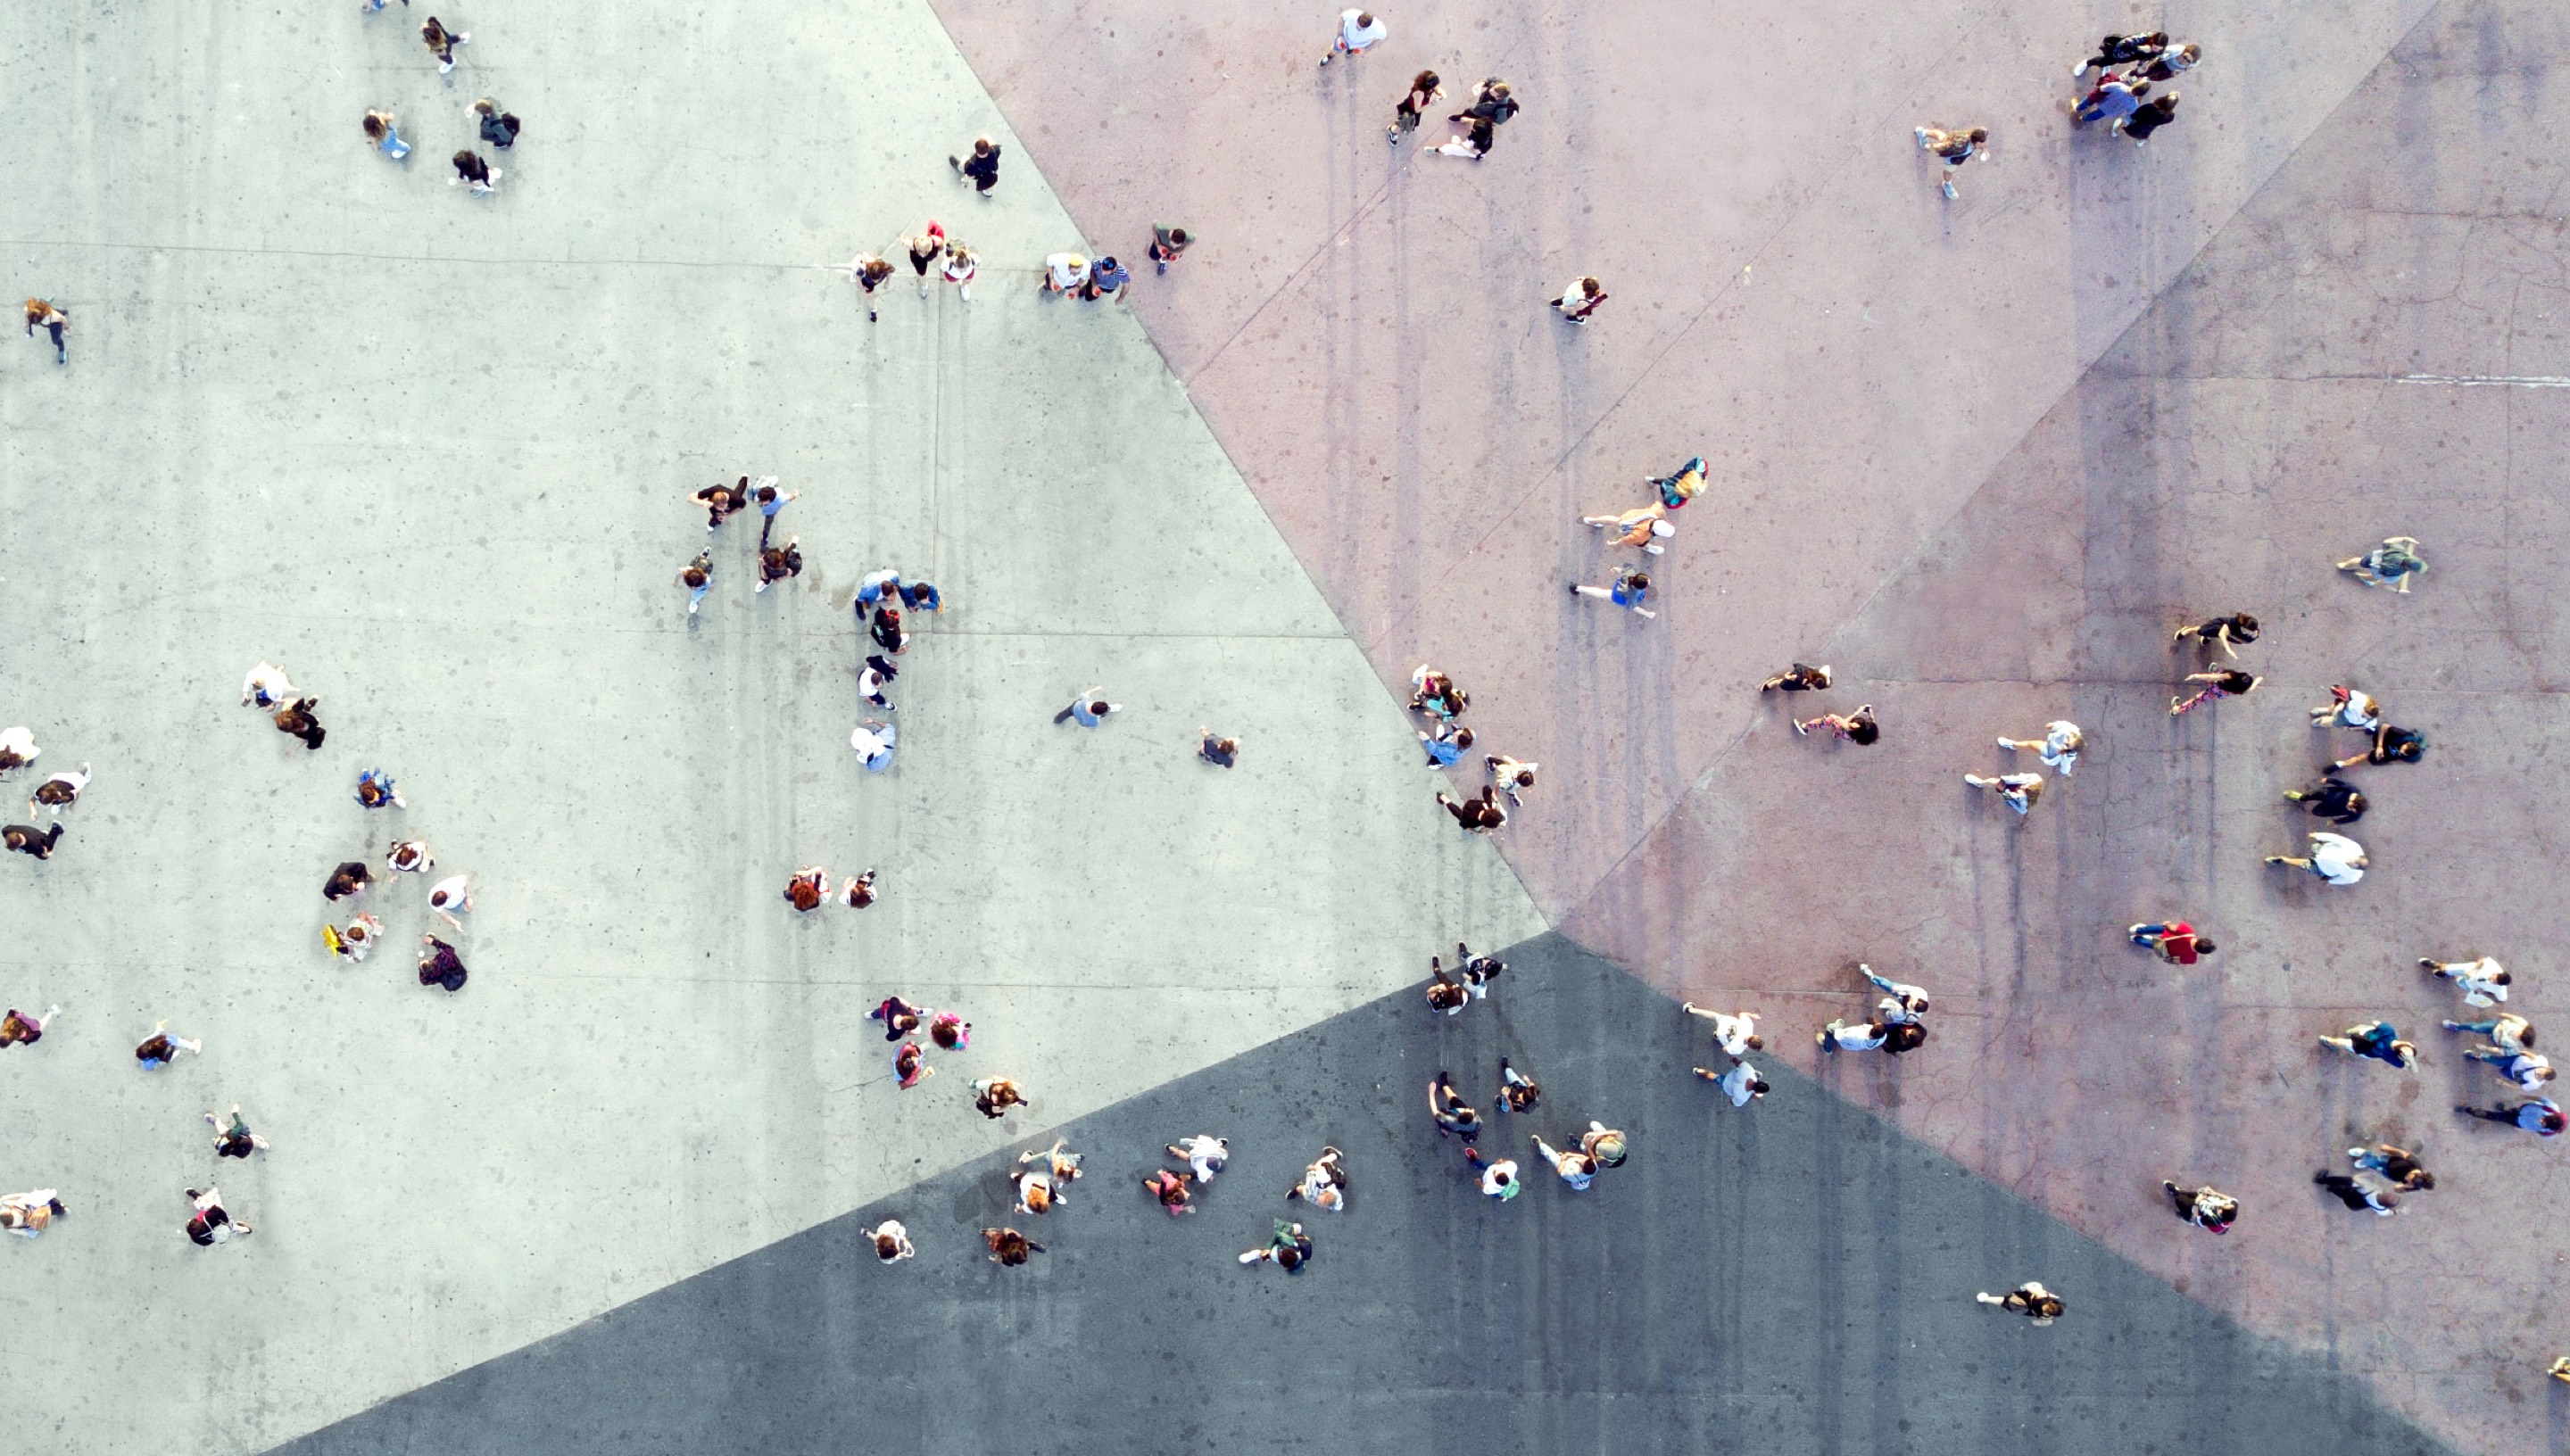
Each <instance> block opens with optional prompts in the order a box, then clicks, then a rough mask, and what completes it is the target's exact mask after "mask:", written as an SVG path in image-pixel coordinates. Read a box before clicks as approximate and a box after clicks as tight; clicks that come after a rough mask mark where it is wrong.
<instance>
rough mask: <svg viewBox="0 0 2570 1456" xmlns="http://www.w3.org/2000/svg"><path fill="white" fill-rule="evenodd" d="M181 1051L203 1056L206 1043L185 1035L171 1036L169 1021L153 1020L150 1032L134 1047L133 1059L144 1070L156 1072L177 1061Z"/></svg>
mask: <svg viewBox="0 0 2570 1456" xmlns="http://www.w3.org/2000/svg"><path fill="white" fill-rule="evenodd" d="M183 1051H184V1052H188V1053H190V1054H192V1055H195V1056H204V1055H205V1054H206V1044H205V1043H204V1042H203V1041H197V1040H191V1039H190V1038H188V1037H185V1036H172V1035H171V1034H170V1023H169V1022H167V1021H155V1022H153V1023H152V1034H151V1035H149V1036H147V1037H145V1038H143V1041H142V1043H141V1044H140V1045H138V1046H136V1047H135V1048H134V1061H135V1064H136V1065H137V1066H139V1067H141V1068H142V1069H143V1070H144V1071H147V1072H157V1071H159V1070H161V1069H162V1068H163V1067H166V1066H168V1065H170V1064H171V1063H172V1062H175V1061H177V1060H178V1059H179V1053H181V1052H183Z"/></svg>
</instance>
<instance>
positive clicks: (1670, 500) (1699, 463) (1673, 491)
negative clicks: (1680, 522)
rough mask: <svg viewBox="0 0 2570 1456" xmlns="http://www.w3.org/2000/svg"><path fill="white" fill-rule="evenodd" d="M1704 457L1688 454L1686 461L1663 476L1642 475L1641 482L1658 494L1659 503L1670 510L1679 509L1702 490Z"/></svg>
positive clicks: (1701, 492)
mask: <svg viewBox="0 0 2570 1456" xmlns="http://www.w3.org/2000/svg"><path fill="white" fill-rule="evenodd" d="M1705 468H1706V467H1705V463H1704V457H1703V456H1701V455H1697V456H1690V457H1688V459H1687V463H1686V464H1684V465H1682V466H1679V467H1678V468H1677V470H1676V471H1674V472H1672V473H1671V474H1668V475H1664V476H1644V477H1643V478H1642V481H1643V484H1645V485H1647V486H1649V487H1650V488H1651V489H1652V490H1653V491H1654V492H1656V493H1657V494H1658V495H1659V498H1660V505H1661V506H1662V507H1664V508H1666V509H1668V510H1670V511H1677V510H1681V509H1683V508H1684V507H1685V506H1686V503H1687V502H1689V501H1692V500H1694V499H1695V498H1696V497H1697V496H1699V495H1701V494H1703V492H1704V478H1705Z"/></svg>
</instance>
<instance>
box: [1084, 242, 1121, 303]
mask: <svg viewBox="0 0 2570 1456" xmlns="http://www.w3.org/2000/svg"><path fill="white" fill-rule="evenodd" d="M1132 281H1133V274H1132V270H1130V269H1128V268H1126V267H1125V266H1124V265H1123V264H1122V263H1119V262H1117V261H1115V259H1114V257H1113V256H1112V255H1111V254H1110V255H1109V256H1106V257H1102V258H1099V259H1098V260H1097V261H1096V262H1095V263H1093V264H1091V265H1090V267H1089V269H1088V281H1087V282H1085V283H1082V284H1081V285H1079V299H1080V301H1081V302H1083V303H1095V302H1096V301H1097V300H1098V299H1100V298H1114V299H1118V300H1121V299H1122V298H1123V296H1124V285H1125V284H1127V283H1130V282H1132Z"/></svg>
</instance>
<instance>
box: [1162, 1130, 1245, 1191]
mask: <svg viewBox="0 0 2570 1456" xmlns="http://www.w3.org/2000/svg"><path fill="white" fill-rule="evenodd" d="M1169 1156H1170V1157H1172V1158H1183V1159H1185V1160H1186V1164H1187V1168H1188V1170H1189V1171H1190V1172H1192V1173H1194V1174H1195V1176H1196V1186H1197V1187H1199V1188H1201V1187H1203V1186H1205V1185H1207V1184H1209V1183H1211V1182H1213V1181H1214V1178H1215V1176H1216V1175H1218V1174H1220V1173H1221V1172H1222V1170H1223V1167H1224V1165H1226V1164H1228V1163H1229V1162H1230V1161H1231V1140H1230V1139H1228V1138H1217V1137H1215V1136H1213V1135H1212V1134H1210V1133H1196V1134H1193V1135H1191V1136H1189V1137H1186V1138H1183V1139H1181V1140H1179V1141H1178V1142H1174V1143H1171V1144H1169Z"/></svg>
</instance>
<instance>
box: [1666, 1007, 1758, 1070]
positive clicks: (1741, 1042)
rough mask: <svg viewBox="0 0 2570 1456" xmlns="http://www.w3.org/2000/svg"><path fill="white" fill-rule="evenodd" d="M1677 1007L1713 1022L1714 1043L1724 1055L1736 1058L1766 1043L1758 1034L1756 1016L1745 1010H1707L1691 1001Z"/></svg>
mask: <svg viewBox="0 0 2570 1456" xmlns="http://www.w3.org/2000/svg"><path fill="white" fill-rule="evenodd" d="M1678 1009H1679V1010H1680V1011H1683V1012H1685V1013H1686V1014H1687V1015H1689V1016H1700V1017H1702V1018H1704V1019H1705V1020H1707V1021H1710V1022H1712V1023H1713V1041H1714V1045H1716V1046H1719V1047H1721V1048H1722V1050H1723V1054H1724V1055H1725V1056H1729V1057H1732V1058H1734V1059H1737V1058H1739V1057H1742V1056H1744V1055H1746V1054H1748V1053H1750V1052H1753V1051H1757V1050H1759V1049H1761V1048H1763V1047H1764V1046H1766V1045H1767V1039H1766V1038H1765V1037H1762V1036H1760V1035H1759V1034H1758V1018H1757V1017H1756V1016H1755V1015H1753V1014H1751V1013H1750V1012H1747V1011H1730V1012H1724V1011H1708V1010H1706V1009H1705V1008H1703V1007H1702V1006H1699V1005H1697V1004H1696V1003H1695V1002H1693V1001H1684V1002H1681V1003H1679V1005H1678Z"/></svg>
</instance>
